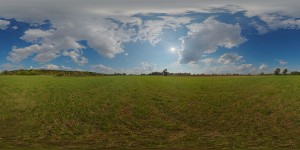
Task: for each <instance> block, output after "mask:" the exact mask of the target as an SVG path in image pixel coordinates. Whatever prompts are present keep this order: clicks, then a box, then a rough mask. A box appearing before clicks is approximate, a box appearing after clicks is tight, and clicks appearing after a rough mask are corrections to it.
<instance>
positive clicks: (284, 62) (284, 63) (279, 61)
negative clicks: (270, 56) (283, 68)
mask: <svg viewBox="0 0 300 150" xmlns="http://www.w3.org/2000/svg"><path fill="white" fill-rule="evenodd" d="M275 60H276V61H278V63H279V64H280V65H286V64H288V62H286V61H284V60H280V59H275Z"/></svg>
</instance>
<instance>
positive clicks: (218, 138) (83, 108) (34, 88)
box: [0, 76, 300, 149]
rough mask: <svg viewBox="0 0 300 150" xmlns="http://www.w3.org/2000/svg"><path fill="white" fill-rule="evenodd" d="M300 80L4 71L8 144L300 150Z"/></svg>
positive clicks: (0, 84)
mask: <svg viewBox="0 0 300 150" xmlns="http://www.w3.org/2000/svg"><path fill="white" fill-rule="evenodd" d="M299 85H300V76H286V77H284V78H283V77H281V76H230V77H221V76H214V77H192V76H189V77H178V76H168V77H162V76H103V77H77V78H74V77H63V78H54V77H52V76H0V114H1V115H0V129H1V130H0V149H5V146H7V148H8V149H15V148H14V147H15V146H20V147H21V148H22V149H26V147H30V146H41V147H42V148H45V147H53V146H55V147H58V148H60V149H66V148H76V147H77V148H78V149H89V148H91V149H107V148H119V147H123V148H124V147H125V148H128V149H142V148H145V147H148V148H157V149H164V148H165V149H168V148H169V149H173V148H176V147H180V148H182V149H232V148H233V147H234V148H237V149H267V148H270V149H276V148H278V147H280V148H293V149H299V148H300V134H299V133H300V109H299V108H300V101H299V97H300V93H299V91H300V86H299ZM28 149H30V148H28Z"/></svg>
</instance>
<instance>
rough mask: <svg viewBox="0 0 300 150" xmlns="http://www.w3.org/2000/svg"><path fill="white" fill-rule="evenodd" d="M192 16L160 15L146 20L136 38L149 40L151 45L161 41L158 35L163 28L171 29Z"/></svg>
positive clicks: (179, 25)
mask: <svg viewBox="0 0 300 150" xmlns="http://www.w3.org/2000/svg"><path fill="white" fill-rule="evenodd" d="M191 20H192V18H189V17H172V16H161V17H159V18H158V19H155V20H146V21H145V22H144V23H143V25H142V26H141V27H140V30H139V32H138V39H139V40H141V41H149V42H150V43H151V44H152V45H156V44H157V43H158V42H160V41H161V39H160V36H161V35H162V33H163V30H164V29H173V30H176V28H178V27H181V26H182V25H186V24H188V23H190V22H191Z"/></svg>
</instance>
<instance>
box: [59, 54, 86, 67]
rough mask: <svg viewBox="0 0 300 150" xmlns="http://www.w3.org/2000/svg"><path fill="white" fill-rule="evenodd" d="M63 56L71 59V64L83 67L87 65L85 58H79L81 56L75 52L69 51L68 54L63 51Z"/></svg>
mask: <svg viewBox="0 0 300 150" xmlns="http://www.w3.org/2000/svg"><path fill="white" fill-rule="evenodd" d="M63 55H64V56H69V57H71V59H72V60H73V62H75V63H77V64H79V65H84V64H86V63H88V60H87V58H86V57H84V56H81V54H79V53H78V52H76V51H70V52H68V51H64V52H63Z"/></svg>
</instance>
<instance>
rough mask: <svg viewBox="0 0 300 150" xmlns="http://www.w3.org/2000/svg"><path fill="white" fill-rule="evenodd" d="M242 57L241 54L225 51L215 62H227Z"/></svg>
mask: <svg viewBox="0 0 300 150" xmlns="http://www.w3.org/2000/svg"><path fill="white" fill-rule="evenodd" d="M242 58H243V56H239V55H238V54H237V53H226V54H223V55H222V56H220V58H219V59H218V60H217V62H218V63H222V64H229V63H233V62H235V61H238V60H241V59H242Z"/></svg>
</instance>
